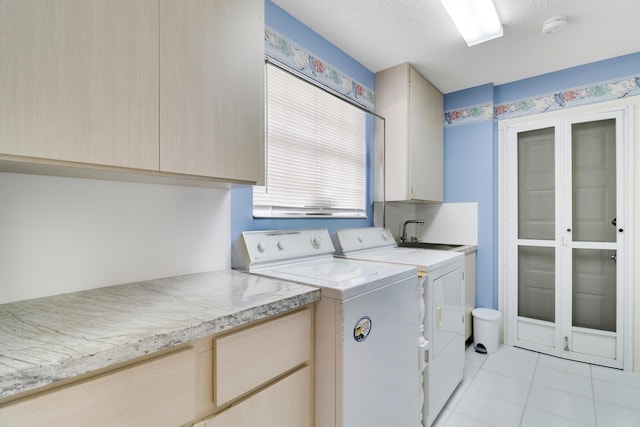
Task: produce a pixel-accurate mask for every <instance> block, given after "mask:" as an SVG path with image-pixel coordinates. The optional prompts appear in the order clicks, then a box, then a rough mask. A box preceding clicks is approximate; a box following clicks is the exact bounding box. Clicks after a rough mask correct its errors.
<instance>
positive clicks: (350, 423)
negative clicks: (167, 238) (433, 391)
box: [232, 229, 421, 427]
mask: <svg viewBox="0 0 640 427" xmlns="http://www.w3.org/2000/svg"><path fill="white" fill-rule="evenodd" d="M334 251H335V249H334V246H333V244H332V241H331V236H330V235H329V232H328V231H327V230H326V229H311V230H310V229H305V230H286V231H247V232H243V233H242V234H241V236H240V237H239V238H238V239H237V240H236V241H235V242H234V243H233V245H232V267H233V268H234V269H239V270H243V271H247V272H249V273H252V274H259V275H263V276H269V277H273V278H278V279H284V280H289V281H294V282H297V283H302V284H306V285H310V286H315V287H318V288H319V289H320V293H321V298H320V301H319V302H318V303H316V304H317V305H316V310H315V315H316V317H315V381H314V382H315V402H314V403H315V405H314V414H315V415H314V419H315V424H314V425H315V426H316V427H389V426H398V427H404V426H412V427H413V426H418V425H420V422H421V419H420V413H421V407H420V402H419V393H418V391H419V389H420V382H419V378H420V375H419V371H420V366H419V363H420V361H419V360H420V356H419V355H420V351H421V349H420V348H419V346H418V344H419V343H418V337H419V325H418V321H417V319H418V312H419V304H418V299H417V298H418V280H417V277H418V276H417V269H416V268H415V267H413V266H404V265H398V264H390V263H386V264H374V263H370V262H365V261H357V260H350V259H340V258H335V257H334V256H333V254H334Z"/></svg>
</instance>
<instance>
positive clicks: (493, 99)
mask: <svg viewBox="0 0 640 427" xmlns="http://www.w3.org/2000/svg"><path fill="white" fill-rule="evenodd" d="M638 73H640V52H639V53H634V54H630V55H625V56H621V57H617V58H613V59H609V60H606V61H600V62H596V63H592V64H588V65H583V66H580V67H575V68H570V69H566V70H562V71H558V72H554V73H549V74H544V75H540V76H536V77H532V78H528V79H524V80H519V81H516V82H512V83H508V84H504V85H499V86H495V87H494V86H493V85H491V84H488V85H483V86H479V87H474V88H470V89H466V90H462V91H459V92H454V93H449V94H446V95H445V97H444V101H445V111H450V110H453V109H459V108H464V107H471V106H475V105H479V104H486V103H492V104H495V105H499V104H502V103H507V102H510V101H516V100H520V99H523V98H528V97H535V96H540V95H545V94H549V93H554V92H558V91H562V90H565V89H571V88H575V87H581V86H586V85H590V84H595V83H599V82H605V81H609V80H613V79H616V78H621V77H627V76H633V75H637V74H638ZM497 147H498V123H497V121H496V120H484V121H478V122H474V123H468V124H460V125H457V126H450V127H446V128H445V131H444V158H445V159H444V161H445V164H444V199H445V202H478V210H479V219H478V221H479V224H478V230H479V235H478V247H479V248H478V259H477V285H476V305H477V306H479V307H490V308H498V201H499V197H500V195H499V194H498V193H497V189H498V179H497V174H498V149H497Z"/></svg>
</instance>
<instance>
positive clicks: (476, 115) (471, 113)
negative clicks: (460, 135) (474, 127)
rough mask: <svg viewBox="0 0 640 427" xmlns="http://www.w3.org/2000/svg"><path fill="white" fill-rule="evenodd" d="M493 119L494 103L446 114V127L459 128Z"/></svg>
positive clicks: (450, 111) (459, 109)
mask: <svg viewBox="0 0 640 427" xmlns="http://www.w3.org/2000/svg"><path fill="white" fill-rule="evenodd" d="M491 119H493V103H491V102H487V103H484V104H477V105H472V106H471V107H465V108H458V109H455V110H449V111H445V112H444V125H445V126H457V125H464V124H467V123H476V122H481V121H484V120H491Z"/></svg>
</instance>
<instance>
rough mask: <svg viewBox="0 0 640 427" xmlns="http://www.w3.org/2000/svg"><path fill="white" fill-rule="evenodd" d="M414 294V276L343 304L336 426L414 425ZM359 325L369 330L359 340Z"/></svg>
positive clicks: (417, 395)
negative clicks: (339, 414)
mask: <svg viewBox="0 0 640 427" xmlns="http://www.w3.org/2000/svg"><path fill="white" fill-rule="evenodd" d="M417 294H418V292H417V286H416V281H415V278H414V280H412V279H404V280H402V281H401V282H397V283H394V284H392V285H388V286H385V287H382V288H379V289H376V290H374V291H372V292H368V293H366V294H364V295H360V296H358V297H357V298H351V299H349V300H346V301H343V303H342V315H343V317H344V328H343V331H342V332H343V333H342V346H343V349H344V363H343V364H342V366H343V367H344V371H343V372H342V375H341V377H342V388H343V390H344V399H342V402H344V406H343V407H342V413H343V417H342V419H343V420H344V421H343V424H342V426H344V427H352V426H354V427H355V426H361V427H388V426H416V425H418V423H419V421H420V403H419V399H420V388H419V387H420V385H419V382H418V378H419V374H418V360H417V359H418V357H417V346H416V344H417V335H418V324H417V323H418V322H417V319H416V308H415V301H416V299H417V297H418V295H417ZM362 322H365V323H366V324H370V326H371V328H370V330H369V331H368V335H367V336H366V338H365V339H363V340H362V341H359V338H356V337H355V336H354V335H356V334H357V332H354V331H355V330H356V329H357V328H358V326H359V325H360V324H361V323H362Z"/></svg>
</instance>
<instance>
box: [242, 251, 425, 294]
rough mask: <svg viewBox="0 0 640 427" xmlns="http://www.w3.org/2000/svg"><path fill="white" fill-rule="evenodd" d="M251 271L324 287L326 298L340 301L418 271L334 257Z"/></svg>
mask: <svg viewBox="0 0 640 427" xmlns="http://www.w3.org/2000/svg"><path fill="white" fill-rule="evenodd" d="M252 271H254V272H256V273H259V274H264V275H267V276H272V277H277V278H280V279H285V280H291V281H294V282H298V283H304V284H307V285H312V286H317V287H319V288H321V292H322V295H323V296H326V297H329V298H335V299H341V300H342V299H348V298H352V297H354V296H356V295H359V294H361V293H363V292H368V291H370V290H373V289H376V288H378V287H380V286H383V285H386V284H388V283H389V282H390V281H394V280H398V279H399V278H406V277H412V276H414V275H415V272H416V271H415V269H407V266H400V265H394V264H371V263H370V262H365V261H358V260H347V259H339V258H333V257H330V258H328V259H319V260H313V261H309V262H299V263H291V264H286V265H277V266H273V267H267V268H263V269H260V268H258V269H254V270H252Z"/></svg>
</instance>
